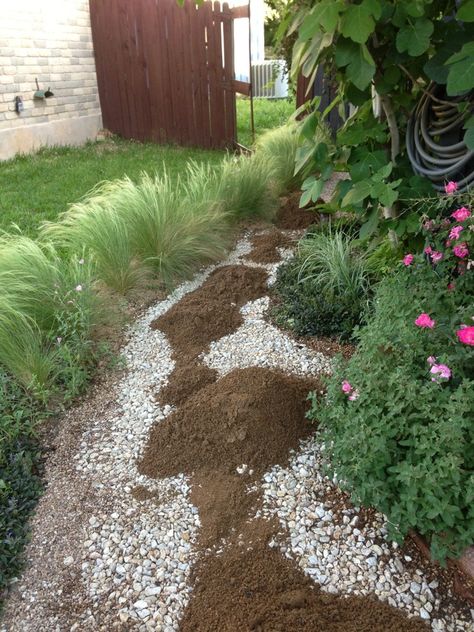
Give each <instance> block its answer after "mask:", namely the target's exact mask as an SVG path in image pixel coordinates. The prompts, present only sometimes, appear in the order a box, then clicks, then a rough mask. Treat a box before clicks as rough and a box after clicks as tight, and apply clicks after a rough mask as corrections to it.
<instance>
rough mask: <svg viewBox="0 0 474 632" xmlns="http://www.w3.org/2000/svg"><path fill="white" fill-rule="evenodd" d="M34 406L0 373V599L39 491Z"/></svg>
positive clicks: (14, 567) (15, 567) (12, 572)
mask: <svg viewBox="0 0 474 632" xmlns="http://www.w3.org/2000/svg"><path fill="white" fill-rule="evenodd" d="M35 409H36V406H35V403H34V402H33V401H31V400H30V399H29V398H28V397H27V396H26V395H25V393H24V392H23V391H22V389H21V388H19V386H18V385H17V384H16V383H15V381H14V380H12V378H11V377H9V376H8V375H7V374H6V373H4V372H3V371H0V542H1V547H0V596H1V594H2V592H3V590H5V589H6V588H7V586H8V580H9V578H10V577H14V576H15V575H17V574H18V573H19V571H20V570H21V566H22V557H21V553H22V549H23V546H24V542H25V540H26V538H27V536H28V530H29V525H28V517H29V514H30V513H31V511H32V510H33V508H34V506H35V503H36V499H37V498H38V496H39V494H40V492H41V487H42V485H41V480H40V476H39V474H40V471H39V470H40V467H39V466H40V463H39V458H38V447H37V442H36V438H35V432H34V428H35V420H36V418H37V412H36V410H35Z"/></svg>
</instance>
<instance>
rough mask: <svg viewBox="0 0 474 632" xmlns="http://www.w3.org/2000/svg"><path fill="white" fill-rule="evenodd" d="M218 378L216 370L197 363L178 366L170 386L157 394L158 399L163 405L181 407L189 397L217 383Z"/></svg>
mask: <svg viewBox="0 0 474 632" xmlns="http://www.w3.org/2000/svg"><path fill="white" fill-rule="evenodd" d="M217 377H218V373H217V371H216V370H215V369H210V368H209V367H208V366H206V365H205V364H200V363H199V362H197V361H192V362H191V364H188V365H186V366H179V365H177V366H176V368H175V369H174V370H173V372H172V373H171V375H170V378H169V382H168V384H167V385H166V386H165V387H164V388H162V389H161V390H160V391H159V392H158V393H157V395H156V398H157V399H158V400H159V401H160V402H161V403H163V404H172V405H174V406H181V404H184V402H185V401H186V400H187V399H188V397H190V396H191V395H193V394H194V393H197V392H198V391H200V390H201V389H202V388H204V387H205V386H208V385H209V384H212V383H213V382H215V381H216V380H217Z"/></svg>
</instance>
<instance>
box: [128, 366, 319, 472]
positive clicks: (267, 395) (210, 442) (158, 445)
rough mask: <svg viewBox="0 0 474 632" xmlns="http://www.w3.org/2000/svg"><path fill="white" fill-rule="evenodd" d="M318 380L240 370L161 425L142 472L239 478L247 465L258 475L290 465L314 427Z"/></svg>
mask: <svg viewBox="0 0 474 632" xmlns="http://www.w3.org/2000/svg"><path fill="white" fill-rule="evenodd" d="M320 388H321V387H320V385H319V384H317V382H316V380H310V379H303V378H296V377H293V376H287V375H284V374H282V373H277V372H275V371H270V370H268V369H262V368H255V367H253V368H248V369H236V370H234V371H232V372H231V373H229V374H228V375H226V376H225V377H223V378H221V379H220V380H218V381H217V382H216V383H215V384H211V385H209V386H206V387H204V388H203V389H201V390H200V391H198V392H197V393H196V394H194V395H192V396H191V397H189V399H187V401H186V402H185V403H184V404H183V406H182V407H181V408H180V409H179V411H177V412H175V413H173V414H171V415H170V416H169V417H168V418H167V419H165V420H164V421H161V422H160V423H159V424H156V425H155V426H154V427H153V429H152V431H151V434H150V439H149V442H148V445H147V447H146V449H145V453H144V456H143V459H142V461H141V462H140V464H139V470H140V473H142V474H145V475H147V476H151V477H158V476H161V477H166V476H173V475H176V474H179V473H180V472H184V473H187V474H191V473H192V472H196V471H200V470H205V471H207V470H208V469H209V468H210V467H212V469H218V470H219V471H220V472H223V473H229V474H233V473H234V472H235V470H236V468H237V467H238V466H240V465H241V464H243V463H245V464H247V465H248V467H249V468H251V469H253V470H254V472H255V474H262V473H264V472H265V471H266V470H267V469H268V468H269V467H270V466H272V465H274V464H277V463H284V462H285V461H286V460H287V458H288V453H289V451H290V450H291V449H292V448H296V447H297V446H298V443H299V441H300V439H302V438H303V437H305V436H307V435H308V434H309V433H310V431H311V430H312V429H314V427H312V426H311V424H310V422H309V421H307V420H306V419H305V412H306V410H307V408H308V402H307V401H306V397H307V394H308V392H309V391H310V390H314V389H318V390H320Z"/></svg>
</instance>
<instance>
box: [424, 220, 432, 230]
mask: <svg viewBox="0 0 474 632" xmlns="http://www.w3.org/2000/svg"><path fill="white" fill-rule="evenodd" d="M434 225H435V223H434V221H433V220H432V219H428V220H426V222H424V223H423V228H424V229H425V230H427V231H432V230H433V228H434Z"/></svg>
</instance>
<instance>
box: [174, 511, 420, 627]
mask: <svg viewBox="0 0 474 632" xmlns="http://www.w3.org/2000/svg"><path fill="white" fill-rule="evenodd" d="M259 522H261V521H256V522H252V523H250V524H249V525H247V533H246V534H245V536H244V537H243V541H242V542H241V545H240V546H239V545H238V544H233V545H232V546H230V547H228V548H227V549H226V550H225V551H224V553H223V554H222V555H213V556H210V555H208V556H205V557H203V558H201V560H200V561H199V562H198V564H197V567H196V570H195V579H196V585H195V588H194V591H193V595H192V599H191V601H190V603H189V605H188V607H187V609H186V610H185V613H184V617H183V619H182V622H181V626H180V630H181V632H215V631H216V630H219V632H251V631H252V632H428V630H429V628H428V627H427V626H426V625H425V624H424V623H423V622H422V621H421V620H420V619H408V618H407V617H405V616H404V615H403V614H402V613H401V612H399V611H397V610H396V609H395V608H392V607H391V606H388V605H386V604H383V603H381V602H379V601H376V600H375V599H371V598H368V597H354V596H350V597H347V598H344V597H339V596H336V595H331V594H326V593H323V592H321V591H320V589H319V587H318V586H317V585H315V584H314V583H313V582H312V580H311V579H310V578H309V577H307V576H306V575H304V574H303V573H302V571H301V570H300V569H299V568H298V567H297V566H296V564H295V563H294V562H291V561H290V560H288V559H286V558H284V557H283V556H282V554H281V553H280V551H278V550H276V549H274V548H273V549H271V548H270V547H269V546H268V544H267V541H268V537H267V538H259V537H257V538H255V537H254V536H253V533H252V532H253V531H254V530H256V531H257V532H258V530H259V524H258V523H259ZM264 529H265V527H264ZM255 540H256V541H255ZM251 542H253V544H250V543H251Z"/></svg>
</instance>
